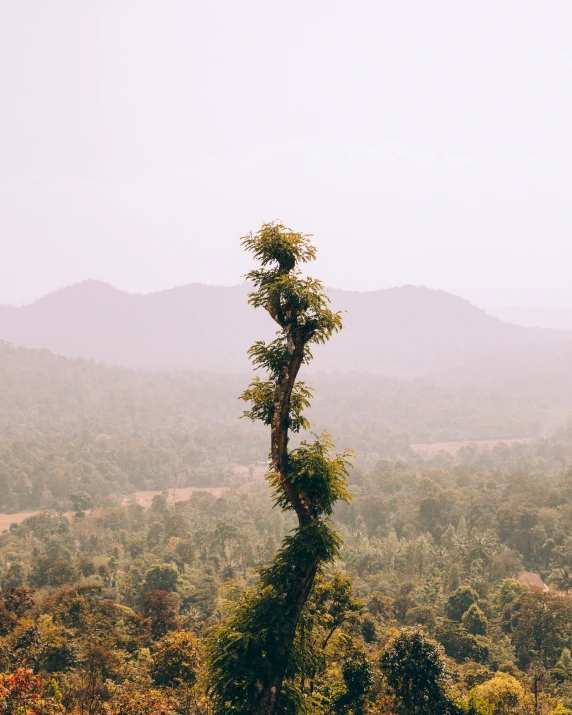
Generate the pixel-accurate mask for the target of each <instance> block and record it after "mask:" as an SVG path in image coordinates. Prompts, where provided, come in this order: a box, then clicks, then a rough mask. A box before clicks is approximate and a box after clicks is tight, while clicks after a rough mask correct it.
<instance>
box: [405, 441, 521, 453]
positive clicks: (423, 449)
mask: <svg viewBox="0 0 572 715" xmlns="http://www.w3.org/2000/svg"><path fill="white" fill-rule="evenodd" d="M533 439H535V438H534V437H519V438H517V439H481V440H472V441H471V440H469V441H464V442H435V443H434V444H412V445H410V446H411V449H412V450H413V451H414V452H417V453H418V454H421V455H431V454H437V453H438V452H449V453H450V454H455V453H456V452H457V451H458V450H459V449H461V447H466V446H467V445H468V444H476V445H477V446H478V447H485V448H487V449H490V448H492V447H495V446H496V445H497V444H518V443H524V442H531V441H532V440H533Z"/></svg>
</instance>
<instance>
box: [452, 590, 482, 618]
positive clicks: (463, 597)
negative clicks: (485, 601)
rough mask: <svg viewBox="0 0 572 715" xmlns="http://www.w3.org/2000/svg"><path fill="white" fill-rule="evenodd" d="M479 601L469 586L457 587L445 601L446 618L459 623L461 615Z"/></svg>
mask: <svg viewBox="0 0 572 715" xmlns="http://www.w3.org/2000/svg"><path fill="white" fill-rule="evenodd" d="M478 600H479V596H478V594H477V593H476V592H475V591H474V590H473V589H472V588H471V587H470V586H459V588H458V589H457V590H456V591H454V592H453V593H452V594H451V595H450V596H449V599H448V601H447V606H446V608H445V612H446V614H447V618H450V619H451V620H453V621H461V619H462V618H463V615H464V614H465V613H466V612H467V611H468V610H469V608H470V607H471V606H472V605H473V604H474V603H477V601H478Z"/></svg>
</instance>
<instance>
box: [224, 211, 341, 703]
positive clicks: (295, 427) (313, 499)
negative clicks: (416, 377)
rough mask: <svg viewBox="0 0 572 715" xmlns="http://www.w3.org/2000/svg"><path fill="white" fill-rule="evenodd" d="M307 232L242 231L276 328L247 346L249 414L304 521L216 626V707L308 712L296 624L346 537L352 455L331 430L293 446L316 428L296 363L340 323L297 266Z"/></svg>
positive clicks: (287, 502) (280, 497) (257, 302)
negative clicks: (341, 514)
mask: <svg viewBox="0 0 572 715" xmlns="http://www.w3.org/2000/svg"><path fill="white" fill-rule="evenodd" d="M309 238H310V237H309V236H306V235H304V234H301V233H295V232H293V231H291V230H290V229H287V228H286V227H285V226H283V225H281V224H277V223H270V224H264V225H263V226H262V228H261V229H260V231H258V233H256V234H255V235H252V234H250V235H248V236H246V237H244V238H243V239H242V243H243V246H244V247H245V249H246V250H247V251H250V252H251V253H252V254H253V256H254V258H255V259H256V260H257V261H259V263H260V268H257V269H255V270H253V271H251V272H250V273H249V274H248V275H247V278H248V279H249V280H250V281H251V282H252V284H253V285H254V291H253V292H252V293H250V304H251V305H253V306H254V307H255V308H264V309H265V310H267V311H268V313H269V314H270V316H271V317H272V319H273V320H274V321H275V322H276V323H277V324H278V327H279V330H278V333H277V337H276V339H275V340H273V341H272V342H270V343H269V344H266V343H264V342H261V341H259V342H256V343H255V344H254V345H253V346H252V348H251V349H250V351H249V355H250V357H251V359H252V362H253V364H254V366H255V368H260V369H262V370H264V371H265V373H266V374H265V377H264V379H261V378H260V377H256V378H255V379H254V380H253V381H252V382H251V383H250V385H249V387H248V389H247V390H246V391H245V392H244V393H243V395H242V398H243V399H244V400H245V401H247V402H250V403H251V408H250V409H249V410H247V411H246V412H245V416H246V417H248V418H249V419H251V420H260V421H262V422H263V423H264V424H265V425H268V426H269V427H270V459H271V469H270V472H269V474H268V475H267V479H268V482H269V484H270V486H271V488H272V492H273V496H274V500H275V503H276V504H277V505H278V506H280V507H281V508H282V509H283V510H284V511H293V512H294V513H295V515H296V517H297V520H298V526H297V528H296V529H295V530H294V531H293V532H292V533H290V534H289V535H288V536H287V537H286V538H285V540H284V542H283V544H282V547H281V548H280V549H279V551H278V552H277V553H276V555H275V557H274V559H273V561H272V562H271V563H270V564H269V565H268V566H265V567H264V568H262V569H261V570H260V572H259V579H258V584H257V586H256V587H255V588H251V589H246V590H245V591H242V592H239V591H237V590H236V589H234V590H233V591H232V592H231V597H230V598H229V599H228V600H227V604H226V606H225V612H224V615H225V618H224V620H223V622H222V624H221V625H220V626H218V627H215V628H213V630H212V632H211V637H210V684H211V693H212V696H213V702H214V712H215V713H216V714H217V715H218V714H219V713H220V714H222V713H225V715H228V714H229V713H244V715H246V714H247V713H248V714H249V715H253V714H256V715H271V714H272V713H276V712H280V713H290V712H292V713H298V712H302V707H303V702H302V694H301V691H300V686H299V680H300V679H299V678H296V674H297V670H298V667H297V664H298V663H299V662H301V661H300V651H301V649H302V645H301V643H300V642H297V630H298V625H299V623H300V619H301V617H302V613H303V611H304V607H305V605H306V602H307V601H308V598H309V597H310V594H311V593H312V588H313V585H314V580H315V578H316V576H317V574H319V573H320V571H321V570H322V569H323V568H324V566H325V565H326V564H328V563H331V562H332V561H333V560H334V559H335V558H336V556H337V555H338V554H339V548H340V545H341V542H340V538H339V536H338V535H337V534H336V532H335V531H334V530H333V528H332V525H331V523H330V520H329V517H330V516H331V514H332V511H333V508H334V505H335V503H336V502H337V501H339V500H343V501H349V499H350V496H349V493H348V491H347V488H346V477H347V469H348V458H349V456H350V455H349V453H348V452H344V453H342V454H335V453H334V452H333V443H332V441H331V439H330V438H329V436H328V435H327V434H323V435H322V436H321V437H315V438H314V439H313V441H306V440H304V441H302V443H301V444H300V446H299V447H297V448H296V449H292V450H291V449H289V447H288V442H289V435H290V432H291V431H292V432H299V431H300V430H301V429H307V428H308V427H309V423H308V421H307V419H306V418H305V417H304V416H303V410H304V408H306V407H307V406H308V405H309V400H310V397H311V391H310V389H309V388H308V387H307V386H306V384H305V383H303V382H297V381H296V379H297V376H298V373H299V370H300V368H301V367H302V365H303V364H305V363H308V362H309V361H310V359H311V357H312V356H311V352H310V347H311V345H315V344H319V343H325V342H327V341H328V340H329V338H330V337H331V335H332V334H333V333H335V332H337V331H338V330H340V328H341V325H342V321H341V316H340V314H339V313H334V312H333V311H332V310H331V309H330V308H329V299H328V298H327V296H326V294H325V292H324V289H323V286H322V284H321V282H320V281H318V280H316V279H314V278H305V277H303V276H302V274H301V271H300V268H299V266H300V265H301V264H304V263H307V262H309V261H312V260H314V258H315V256H316V249H315V248H314V246H313V245H312V244H311V243H310V240H309ZM278 708H279V709H278Z"/></svg>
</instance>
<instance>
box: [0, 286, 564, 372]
mask: <svg viewBox="0 0 572 715" xmlns="http://www.w3.org/2000/svg"><path fill="white" fill-rule="evenodd" d="M247 293H248V286H247V285H246V284H243V285H238V286H233V287H222V286H207V285H202V284H192V285H187V286H181V287H178V288H173V289H171V290H166V291H162V292H159V293H150V294H145V295H144V294H129V293H126V292H123V291H120V290H117V289H115V288H113V287H111V286H110V285H108V284H106V283H102V282H100V281H85V282H83V283H79V284H77V285H74V286H70V287H68V288H64V289H61V290H59V291H56V292H55V293H51V294H49V295H47V296H45V297H44V298H41V299H40V300H38V301H36V302H35V303H32V304H29V305H26V306H22V307H12V306H0V339H2V340H5V341H8V342H10V343H13V344H15V345H20V346H24V347H29V348H47V349H49V350H51V351H52V352H54V353H57V354H60V355H64V356H68V357H85V358H93V359H95V360H98V361H101V362H104V363H108V364H114V365H121V366H126V367H133V368H137V369H144V370H210V371H218V372H237V371H244V370H246V369H248V368H249V364H248V361H247V357H246V351H247V349H248V347H249V346H250V345H251V344H252V343H253V342H254V340H257V339H261V338H265V339H271V338H272V336H273V326H272V324H271V322H270V321H269V319H268V316H267V315H266V314H265V313H264V312H263V311H260V310H254V309H253V308H251V307H250V306H249V305H248V303H247ZM329 293H330V296H331V298H332V303H333V306H334V307H335V308H336V309H340V310H346V311H347V314H346V315H345V316H344V329H343V331H342V333H341V334H340V335H338V336H336V338H335V340H333V341H332V342H331V344H329V345H328V346H327V347H318V348H316V349H315V355H316V357H317V358H318V360H317V362H316V363H315V366H316V368H319V369H321V370H328V371H331V370H341V371H351V370H358V371H369V372H373V373H377V374H385V375H409V376H413V375H421V374H430V373H438V372H442V371H444V370H447V369H448V368H449V367H457V368H459V366H461V367H469V366H471V365H475V364H477V365H478V364H480V363H481V362H482V361H483V360H485V359H488V357H489V356H490V355H494V354H499V353H503V352H505V351H507V350H509V351H510V350H513V349H515V350H519V349H521V348H524V347H526V346H529V345H548V344H550V343H561V342H562V341H567V340H568V339H569V338H570V336H569V335H568V334H567V333H565V332H562V331H555V330H543V329H535V328H527V327H522V326H516V325H512V324H509V323H506V322H503V321H502V320H500V319H499V318H495V317H493V316H491V315H489V314H487V313H486V312H485V311H484V310H482V309H480V308H478V307H476V306H474V305H472V304H471V303H469V302H468V301H466V300H464V299H462V298H459V297H457V296H454V295H451V294H449V293H445V292H444V291H438V290H432V289H428V288H424V287H418V286H403V287H400V288H390V289H385V290H378V291H372V292H363V293H362V292H351V291H342V290H337V289H331V290H330V291H329ZM358 346H359V347H358Z"/></svg>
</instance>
